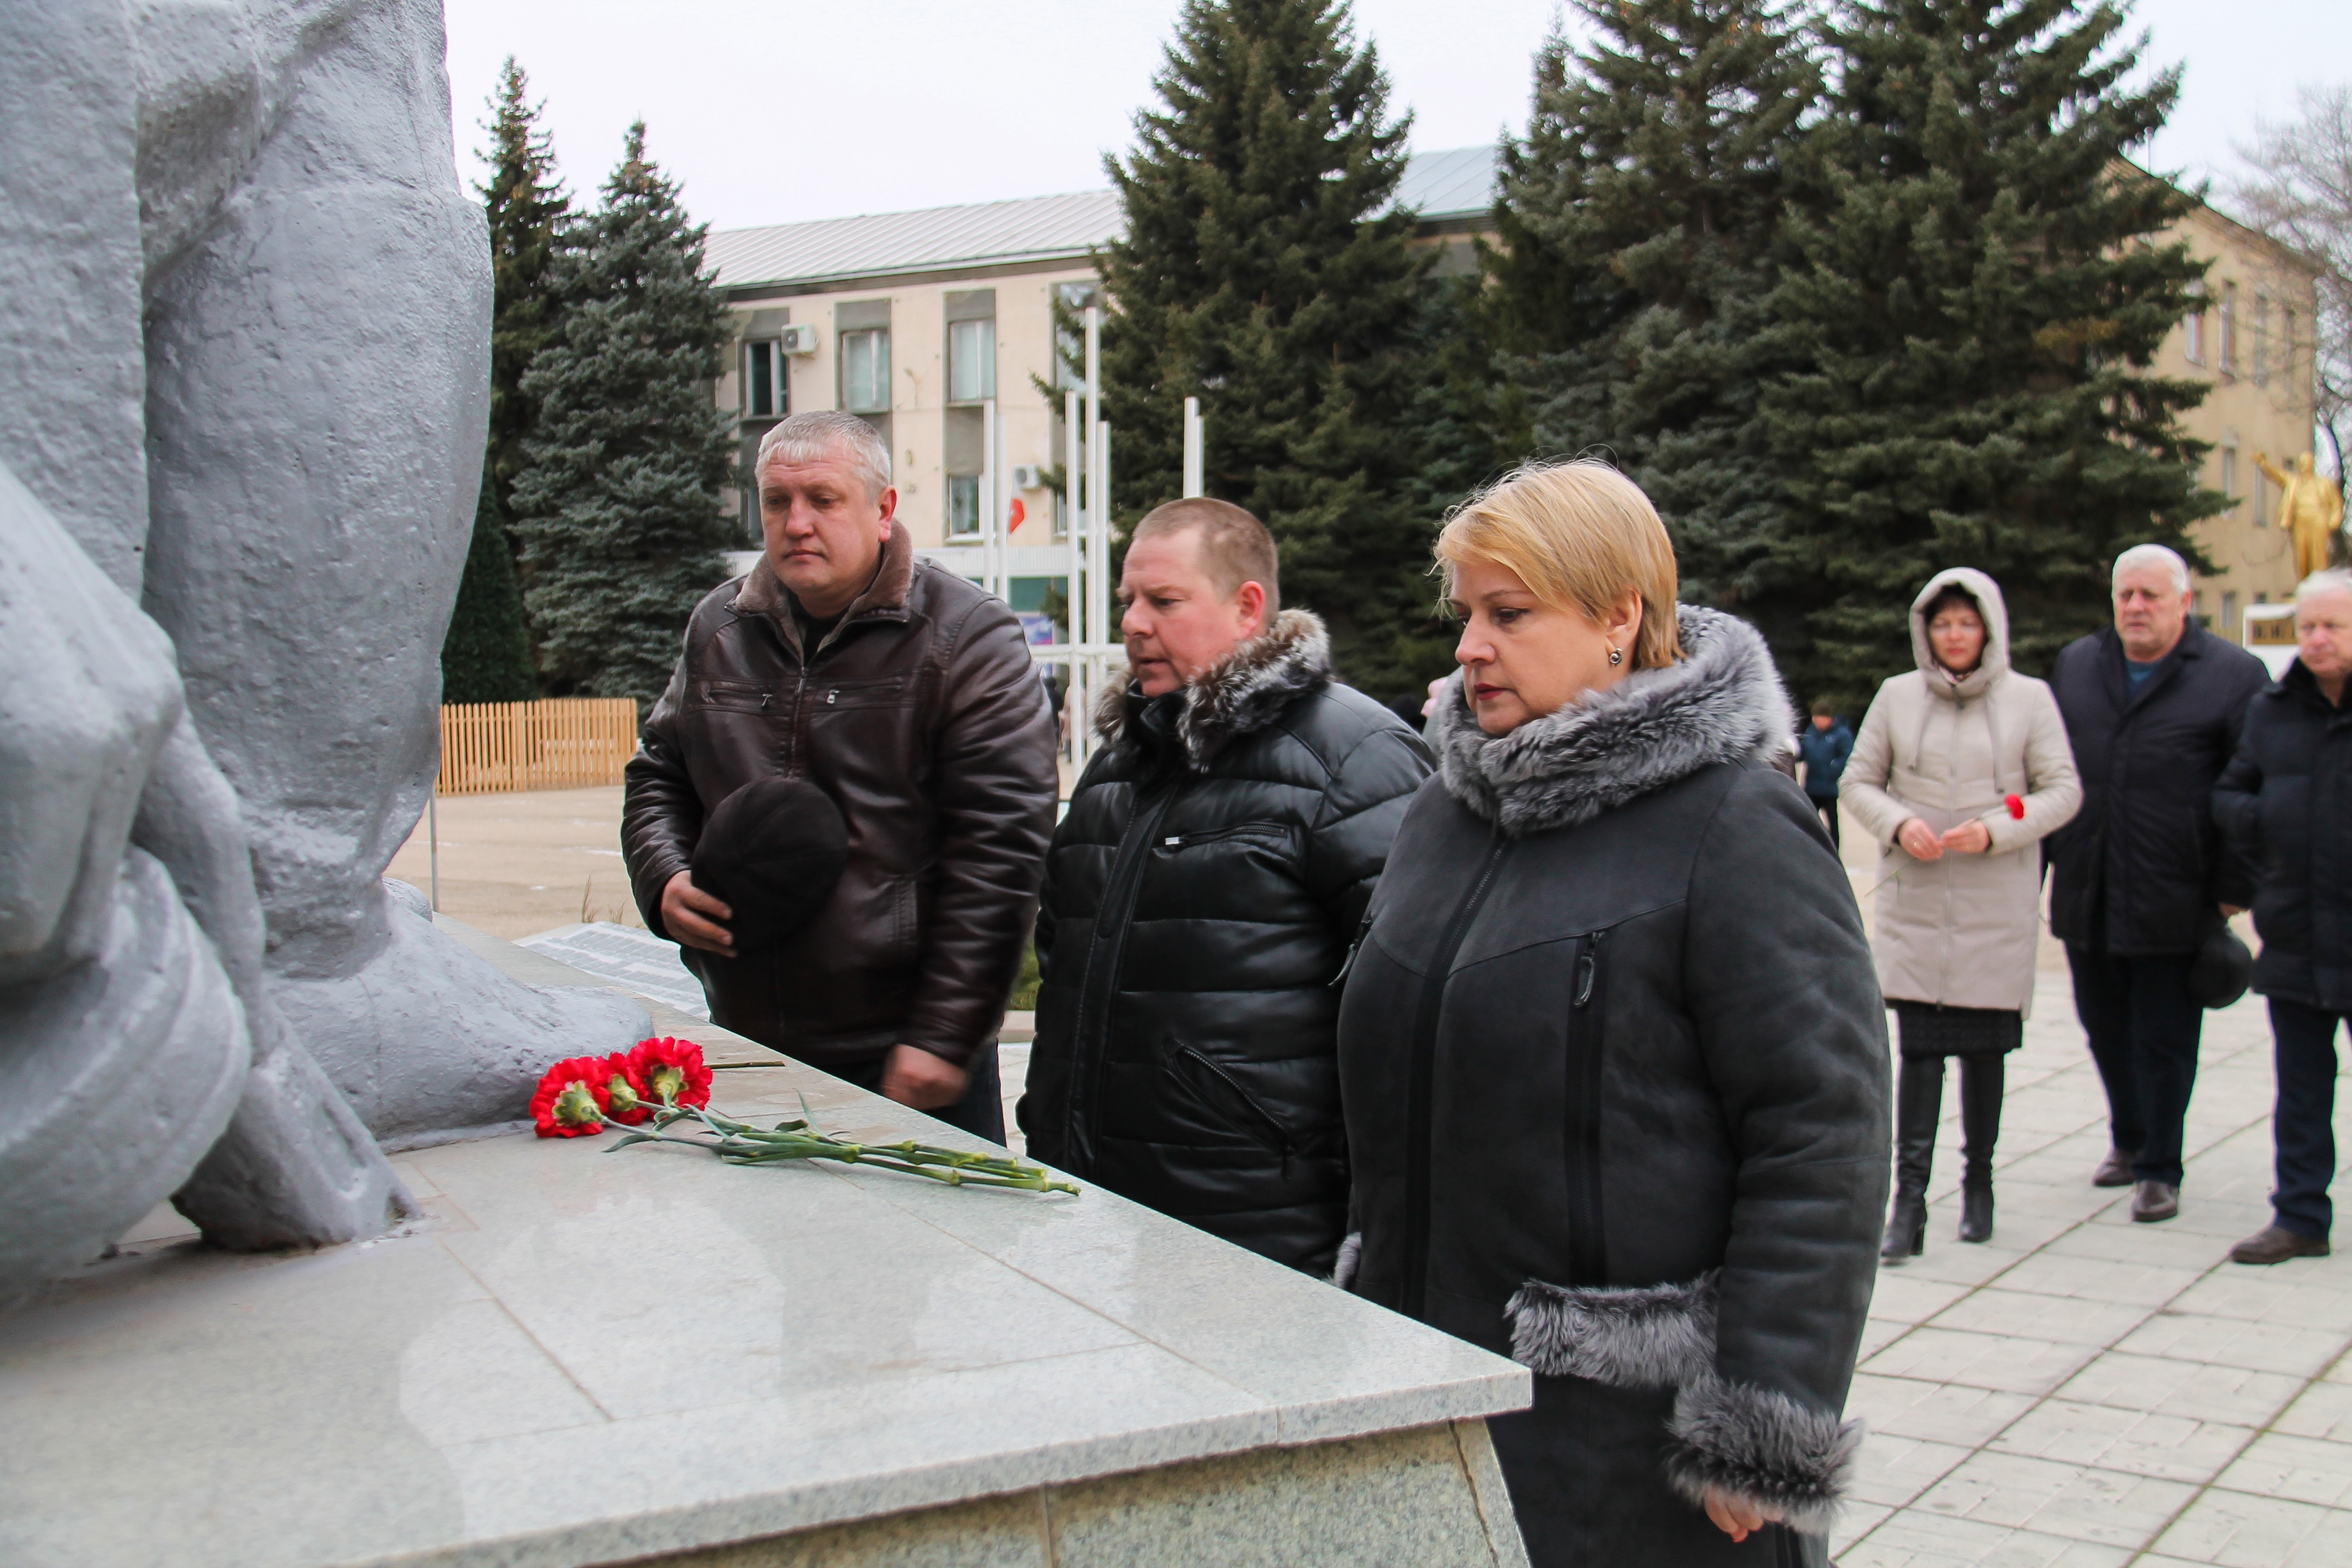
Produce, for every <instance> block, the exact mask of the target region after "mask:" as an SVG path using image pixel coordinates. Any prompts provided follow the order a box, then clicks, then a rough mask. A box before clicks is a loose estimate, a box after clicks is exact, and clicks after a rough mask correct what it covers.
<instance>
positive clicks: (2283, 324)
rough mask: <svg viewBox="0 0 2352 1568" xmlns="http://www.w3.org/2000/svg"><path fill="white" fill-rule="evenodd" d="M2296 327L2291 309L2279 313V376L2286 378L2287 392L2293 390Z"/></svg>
mask: <svg viewBox="0 0 2352 1568" xmlns="http://www.w3.org/2000/svg"><path fill="white" fill-rule="evenodd" d="M2297 325H2298V323H2297V321H2295V318H2294V309H2293V307H2289V308H2288V309H2286V310H2282V311H2280V312H2279V374H2282V375H2284V377H2285V378H2286V384H2287V390H2288V391H2290V392H2293V391H2294V388H2295V379H2294V354H2295V342H2294V330H2295V327H2296V326H2297Z"/></svg>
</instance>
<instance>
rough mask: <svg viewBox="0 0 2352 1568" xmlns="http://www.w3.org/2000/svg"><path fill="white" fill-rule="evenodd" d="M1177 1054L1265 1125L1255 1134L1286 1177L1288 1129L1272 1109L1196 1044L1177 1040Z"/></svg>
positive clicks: (1287, 1168) (1237, 1130)
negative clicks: (1280, 1163)
mask: <svg viewBox="0 0 2352 1568" xmlns="http://www.w3.org/2000/svg"><path fill="white" fill-rule="evenodd" d="M1176 1055H1177V1057H1178V1058H1180V1059H1182V1060H1188V1061H1191V1062H1192V1063H1193V1064H1194V1065H1195V1066H1197V1067H1198V1068H1201V1070H1202V1071H1203V1072H1206V1073H1209V1074H1210V1075H1212V1076H1213V1077H1214V1078H1215V1079H1216V1080H1217V1081H1218V1082H1220V1083H1222V1084H1223V1085H1224V1086H1225V1088H1226V1089H1227V1090H1228V1091H1230V1092H1231V1093H1232V1095H1233V1097H1234V1099H1235V1100H1239V1101H1241V1103H1242V1104H1243V1105H1244V1107H1246V1108H1247V1109H1248V1110H1249V1113H1250V1116H1251V1119H1252V1120H1253V1121H1257V1122H1260V1123H1263V1124H1264V1126H1265V1131H1264V1132H1263V1133H1260V1134H1259V1135H1258V1142H1262V1143H1264V1144H1265V1145H1266V1146H1267V1147H1268V1148H1269V1149H1271V1150H1272V1151H1273V1152H1275V1153H1276V1155H1278V1156H1279V1157H1280V1158H1281V1160H1282V1173H1283V1175H1284V1176H1286V1177H1287V1176H1288V1175H1289V1174H1290V1154H1291V1143H1290V1129H1288V1128H1287V1127H1285V1126H1284V1125H1283V1124H1282V1123H1281V1122H1280V1121H1277V1120H1276V1118H1275V1114H1274V1112H1273V1111H1271V1110H1267V1109H1266V1108H1265V1106H1263V1105H1261V1104H1259V1103H1258V1099H1257V1096H1255V1095H1254V1094H1252V1093H1251V1092H1250V1091H1249V1090H1248V1089H1244V1088H1243V1087H1242V1085H1241V1080H1240V1079H1237V1078H1235V1077H1234V1075H1233V1074H1232V1073H1230V1072H1228V1071H1226V1070H1225V1069H1224V1068H1222V1067H1220V1066H1219V1065H1217V1063H1216V1061H1215V1060H1214V1059H1213V1058H1211V1057H1210V1056H1209V1054H1208V1053H1207V1052H1205V1051H1203V1050H1202V1049H1201V1048H1200V1047H1197V1046H1188V1045H1184V1044H1181V1042H1180V1043H1179V1044H1178V1045H1177V1047H1176ZM1226 1120H1228V1121H1231V1120H1232V1118H1231V1117H1227V1118H1226ZM1234 1131H1236V1132H1240V1131H1245V1130H1244V1129H1243V1128H1239V1127H1236V1128H1235V1129H1234Z"/></svg>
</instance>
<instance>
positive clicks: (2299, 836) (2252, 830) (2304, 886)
mask: <svg viewBox="0 0 2352 1568" xmlns="http://www.w3.org/2000/svg"><path fill="white" fill-rule="evenodd" d="M2213 815H2214V816H2215V817H2216V818H2217V819H2219V821H2220V822H2221V827H2222V830H2223V831H2224V832H2225V833H2227V834H2228V835H2229V838H2230V842H2231V845H2232V846H2233V847H2235V848H2236V849H2237V851H2238V853H2239V854H2240V855H2242V856H2243V857H2244V858H2245V859H2246V861H2247V863H2248V864H2250V865H2252V866H2255V867H2257V868H2260V876H2261V880H2260V881H2259V882H2258V883H2257V884H2256V886H2255V889H2254V904H2253V908H2254V929H2255V930H2256V931H2260V932H2261V933H2262V938H2263V952H2262V956H2261V957H2259V958H2257V959H2256V960H2255V961H2254V989H2255V990H2257V991H2259V992H2261V993H2262V994H2263V995H2265V996H2283V997H2284V998H2285V999H2287V1000H2288V1001H2290V1002H2300V1003H2302V1004H2303V1005H2305V1006H2306V1007H2323V1008H2326V1010H2327V1011H2329V1012H2331V1013H2345V1012H2352V707H2345V708H2339V707H2337V706H2336V704H2334V703H2332V702H2330V701H2328V700H2327V698H2326V695H2325V694H2324V693H2322V692H2321V691H2320V689H2319V682H2318V681H2316V680H2315V679H2312V675H2311V671H2309V670H2307V669H2305V668H2304V667H2303V662H2302V661H2301V660H2300V659H2298V660H2296V661H2295V662H2294V664H2291V665H2289V666H2288V667H2287V671H2286V676H2285V678H2284V679H2282V680H2280V682H2279V683H2278V684H2277V685H2276V686H2273V687H2272V688H2271V689H2269V690H2267V691H2264V692H2263V693H2262V694H2261V695H2260V696H2258V697H2256V698H2255V699H2254V700H2253V701H2252V703H2250V704H2249V705H2248V706H2247V709H2246V721H2245V728H2244V731H2243V732H2242V734H2241V736H2240V737H2239V741H2238V752H2237V755H2236V756H2235V757H2233V758H2232V759H2231V763H2230V765H2229V767H2228V769H2227V770H2226V771H2224V772H2223V773H2222V774H2221V783H2220V784H2216V785H2215V786H2214V788H2213Z"/></svg>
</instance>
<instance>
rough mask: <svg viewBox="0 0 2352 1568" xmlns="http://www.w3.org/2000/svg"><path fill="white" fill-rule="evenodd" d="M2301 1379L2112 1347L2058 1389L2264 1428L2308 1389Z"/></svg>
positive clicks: (2072, 1395) (2091, 1399)
mask: <svg viewBox="0 0 2352 1568" xmlns="http://www.w3.org/2000/svg"><path fill="white" fill-rule="evenodd" d="M2303 1386H2304V1384H2303V1382H2302V1380H2301V1379H2298V1378H2292V1377H2285V1376H2282V1375H2281V1374H2279V1373H2273V1372H2249V1371H2247V1370H2246V1369H2244V1368H2243V1367H2235V1366H2211V1365H2205V1364H2201V1363H2197V1362H2186V1361H2174V1360H2171V1359H2169V1358H2168V1357H2165V1356H2143V1355H2126V1354H2125V1353H2124V1352H2120V1351H2109V1352H2106V1353H2105V1354H2104V1355H2102V1356H2100V1357H2098V1358H2097V1359H2096V1360H2095V1361H2093V1362H2092V1363H2090V1365H2088V1366H2086V1367H2084V1369H2083V1370H2082V1371H2081V1372H2079V1373H2076V1374H2075V1375H2074V1377H2072V1378H2070V1379H2068V1380H2067V1382H2066V1383H2065V1384H2064V1385H2063V1387H2061V1388H2060V1389H2059V1391H2058V1397H2059V1398H2061V1399H2069V1400H2075V1401H2079V1402H2081V1403H2083V1404H2085V1405H2113V1406H2115V1407H2116V1408H2117V1409H2119V1410H2161V1411H2164V1412H2166V1413H2167V1414H2168V1415H2187V1416H2190V1417H2193V1418H2195V1419H2197V1420H2200V1421H2223V1422H2228V1423H2231V1424H2232V1425H2235V1426H2268V1425H2269V1424H2270V1420H2271V1418H2272V1417H2273V1416H2274V1415H2277V1414H2278V1413H2279V1412H2280V1411H2281V1410H2284V1408H2286V1405H2287V1402H2288V1401H2289V1400H2291V1399H2293V1398H2294V1396H2295V1394H2298V1393H2300V1392H2301V1391H2302V1389H2303Z"/></svg>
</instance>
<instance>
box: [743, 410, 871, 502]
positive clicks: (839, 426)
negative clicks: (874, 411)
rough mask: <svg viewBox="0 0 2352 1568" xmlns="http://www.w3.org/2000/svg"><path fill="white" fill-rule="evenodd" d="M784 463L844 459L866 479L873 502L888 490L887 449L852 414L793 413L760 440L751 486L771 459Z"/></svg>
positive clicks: (829, 411)
mask: <svg viewBox="0 0 2352 1568" xmlns="http://www.w3.org/2000/svg"><path fill="white" fill-rule="evenodd" d="M771 458H782V460H783V461H785V462H787V463H814V462H821V461H823V460H824V458H847V459H848V460H849V466H850V467H851V468H856V470H857V471H858V473H859V475H860V476H862V477H863V478H864V479H865V480H866V489H867V490H868V492H870V493H871V495H872V496H873V497H874V499H875V500H880V499H881V496H882V492H883V491H884V490H887V489H889V488H890V448H889V447H887V446H886V445H885V444H884V443H883V440H882V433H881V432H880V431H878V430H877V429H875V428H874V426H871V425H868V424H867V423H866V421H865V420H863V419H860V418H859V417H858V416H856V415H855V414H836V413H834V412H833V411H831V410H830V409H826V410H822V411H819V412H816V413H812V414H795V415H793V416H790V417H789V418H787V419H785V420H783V421H782V423H781V424H779V425H777V426H775V428H773V429H772V430H770V431H769V432H768V433H767V434H766V435H764V436H762V437H760V455H759V457H758V458H755V459H754V460H753V462H752V464H751V476H752V480H753V482H754V483H757V482H758V479H759V476H760V474H761V472H762V471H763V470H764V469H765V468H767V466H768V463H769V460H770V459H771Z"/></svg>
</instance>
